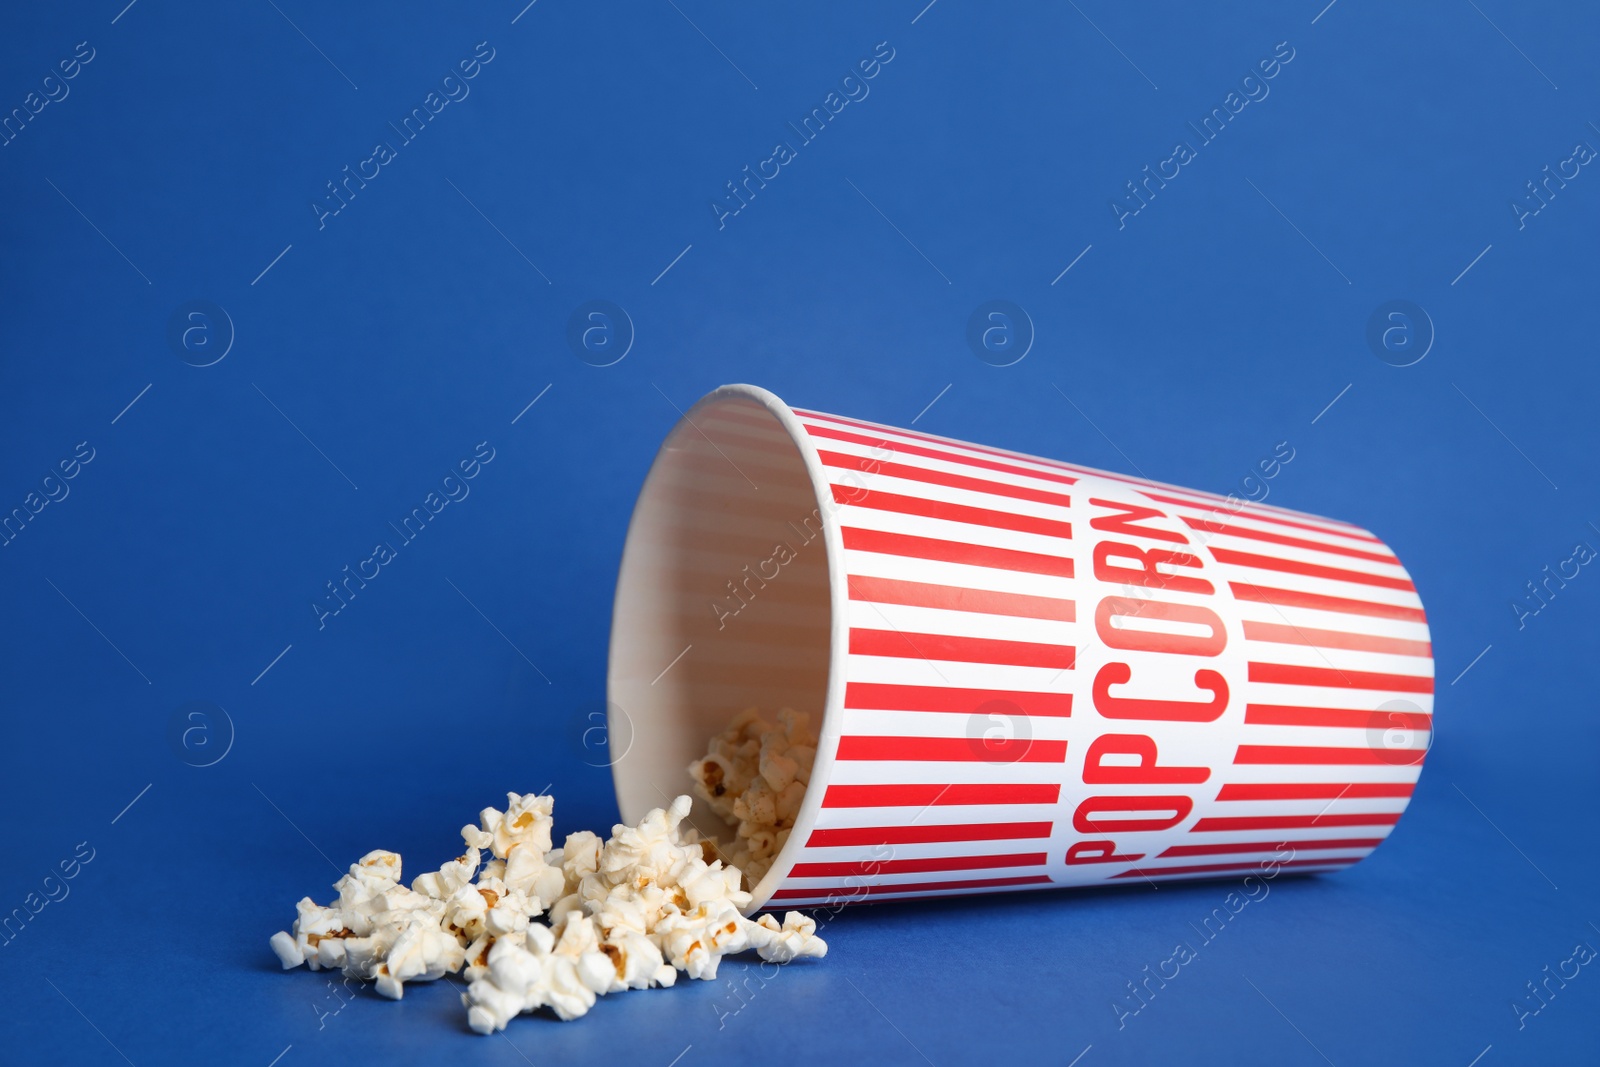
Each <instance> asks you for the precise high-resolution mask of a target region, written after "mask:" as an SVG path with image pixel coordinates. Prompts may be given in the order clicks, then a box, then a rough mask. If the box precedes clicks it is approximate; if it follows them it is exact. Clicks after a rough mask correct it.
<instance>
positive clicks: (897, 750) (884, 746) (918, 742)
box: [835, 736, 1067, 763]
mask: <svg viewBox="0 0 1600 1067" xmlns="http://www.w3.org/2000/svg"><path fill="white" fill-rule="evenodd" d="M835 758H836V759H842V760H919V761H920V760H929V761H935V762H948V763H1065V762H1066V760H1067V743H1066V742H1065V741H1036V740H1034V739H1032V738H1027V737H1013V738H986V737H982V736H974V737H841V738H840V739H839V752H838V755H837V756H836V757H835Z"/></svg>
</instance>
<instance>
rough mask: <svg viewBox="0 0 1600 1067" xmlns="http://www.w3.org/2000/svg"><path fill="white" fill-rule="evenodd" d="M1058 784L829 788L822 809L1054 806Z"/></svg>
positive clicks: (1014, 783) (1005, 783)
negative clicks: (989, 805) (1011, 805)
mask: <svg viewBox="0 0 1600 1067" xmlns="http://www.w3.org/2000/svg"><path fill="white" fill-rule="evenodd" d="M1060 796H1061V787H1060V786H1059V785H1049V784H1033V783H1026V782H995V783H992V784H988V785H939V784H938V783H934V784H931V785H830V786H828V791H827V792H826V793H824V794H822V806H823V807H825V808H905V807H935V806H937V807H945V806H949V805H965V804H1054V803H1055V802H1056V800H1057V798H1059V797H1060Z"/></svg>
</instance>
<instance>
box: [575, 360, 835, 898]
mask: <svg viewBox="0 0 1600 1067" xmlns="http://www.w3.org/2000/svg"><path fill="white" fill-rule="evenodd" d="M780 411H781V412H784V413H785V414H786V409H784V408H783V407H782V403H781V401H778V400H777V399H776V398H775V397H771V396H770V394H766V393H765V391H763V390H756V389H753V388H751V387H730V388H729V389H724V390H719V391H718V392H717V393H715V394H712V396H710V397H707V398H706V399H705V400H702V401H701V402H700V403H699V404H697V405H696V406H695V407H694V408H693V409H691V410H690V411H689V413H688V415H687V417H686V418H685V419H683V420H681V421H680V422H679V423H678V424H677V425H676V426H675V427H674V428H673V430H672V432H671V434H670V435H669V436H668V437H667V440H666V442H665V444H663V446H662V448H661V451H660V452H659V453H658V454H657V456H656V459H655V462H654V464H653V465H652V466H651V468H650V472H649V474H648V475H647V476H646V479H645V483H644V487H643V489H642V490H641V492H640V496H639V501H638V504H637V505H636V507H635V509H634V513H633V518H632V521H631V522H630V524H629V527H628V535H627V541H626V545H625V547H624V549H623V557H622V568H621V571H620V573H619V575H618V579H617V596H616V603H615V607H614V611H613V618H612V630H611V652H610V666H609V670H608V678H607V694H608V698H609V703H610V712H609V717H610V731H609V737H610V744H611V758H612V760H613V764H612V774H613V778H614V780H615V784H616V793H617V804H618V807H619V808H620V810H621V814H622V817H623V819H624V820H625V821H628V822H634V821H636V820H638V819H639V818H641V817H642V816H643V815H644V814H645V813H646V812H647V811H649V810H650V809H651V808H658V807H665V806H666V805H667V804H668V803H669V802H670V801H671V800H672V798H674V797H676V796H678V795H679V794H681V793H689V794H690V795H693V790H692V785H691V782H690V778H689V774H688V770H687V768H688V766H689V764H690V763H691V762H693V761H694V760H696V759H698V758H700V757H701V756H704V755H705V754H706V745H707V743H708V742H709V741H710V739H711V738H712V737H713V736H714V735H716V734H718V733H720V732H721V731H722V730H723V729H724V728H725V727H726V726H727V725H728V723H729V721H730V720H731V719H732V718H733V717H734V715H736V714H737V713H738V712H740V711H743V710H744V709H746V708H750V707H756V708H759V709H760V710H761V711H762V713H763V714H764V715H765V716H766V717H767V718H769V719H770V718H772V717H773V715H774V714H775V713H776V712H777V711H778V710H779V709H781V708H785V707H788V708H793V709H795V710H796V711H803V712H807V713H809V714H810V715H811V723H812V727H813V729H815V730H816V731H817V732H818V733H819V734H821V733H822V732H823V731H822V719H823V709H824V705H825V701H826V696H827V687H828V672H829V658H830V636H831V632H832V609H831V600H830V589H829V577H828V575H829V572H828V550H827V537H826V533H825V527H824V510H823V507H822V505H821V503H820V502H819V500H818V497H817V492H816V489H815V488H814V483H813V480H812V476H811V474H810V472H809V471H808V469H807V465H806V459H805V455H804V453H803V452H802V450H801V447H800V446H799V444H797V442H796V440H795V438H794V436H793V434H792V433H791V431H790V429H789V427H788V425H786V420H785V417H784V416H782V415H780V414H779V412H780ZM788 421H789V422H790V423H792V417H789V418H788ZM807 800H808V803H807V805H806V809H805V810H803V811H802V813H801V817H800V819H799V820H798V824H799V826H800V830H801V831H803V830H804V824H805V823H806V822H807V821H809V820H807V819H806V815H807V813H808V812H809V811H810V810H812V809H814V807H815V799H814V798H810V797H808V798H807ZM689 818H690V821H691V823H692V824H693V825H694V826H695V828H696V829H698V830H699V831H700V832H701V834H702V835H703V836H706V837H712V838H716V839H718V840H719V841H722V842H728V841H731V840H732V838H733V836H734V828H733V827H732V826H730V825H728V824H727V823H726V822H724V821H723V819H722V818H721V817H720V816H718V815H717V814H716V813H714V812H713V811H711V809H710V807H709V806H708V805H707V804H706V803H705V802H704V801H702V800H700V799H699V798H698V797H696V798H695V806H694V809H693V810H692V811H691V813H690V816H689ZM794 844H798V842H791V845H794ZM786 851H792V849H791V850H786ZM786 868H787V864H786V863H785V862H784V861H783V857H782V856H781V855H780V857H779V859H778V861H777V862H775V863H774V864H773V866H772V868H771V872H770V873H769V875H768V876H767V878H765V879H763V888H766V887H767V886H769V885H772V884H776V880H777V878H778V877H780V876H781V875H782V873H783V871H784V870H785V869H786ZM751 888H755V887H753V886H752V887H751ZM763 899H764V895H763V894H760V893H758V894H757V900H756V903H757V904H758V905H759V904H760V903H761V901H762V900H763Z"/></svg>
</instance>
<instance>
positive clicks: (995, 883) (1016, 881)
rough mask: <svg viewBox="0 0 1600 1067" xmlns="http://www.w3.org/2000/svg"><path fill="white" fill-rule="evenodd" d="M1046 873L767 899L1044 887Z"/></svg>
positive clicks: (798, 892)
mask: <svg viewBox="0 0 1600 1067" xmlns="http://www.w3.org/2000/svg"><path fill="white" fill-rule="evenodd" d="M1049 881H1050V876H1049V875H1048V874H1030V875H1023V876H1020V877H1016V878H974V879H972V880H970V881H965V882H903V883H901V884H899V885H864V886H839V887H837V888H834V889H780V890H778V891H777V892H776V893H774V894H772V896H771V897H769V898H768V899H769V900H850V899H851V898H853V897H872V896H881V895H882V894H884V893H933V892H937V891H939V890H941V889H996V888H999V887H1000V886H1006V885H1044V884H1046V883H1048V882H1049Z"/></svg>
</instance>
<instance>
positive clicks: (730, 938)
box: [272, 713, 828, 1034]
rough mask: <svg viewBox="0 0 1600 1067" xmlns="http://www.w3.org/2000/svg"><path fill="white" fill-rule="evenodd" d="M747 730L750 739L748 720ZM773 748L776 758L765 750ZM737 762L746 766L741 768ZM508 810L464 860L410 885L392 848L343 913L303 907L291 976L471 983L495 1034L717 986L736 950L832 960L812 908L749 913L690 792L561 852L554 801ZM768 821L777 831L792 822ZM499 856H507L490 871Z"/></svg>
mask: <svg viewBox="0 0 1600 1067" xmlns="http://www.w3.org/2000/svg"><path fill="white" fill-rule="evenodd" d="M804 718H805V717H804V716H800V717H798V720H797V718H796V717H795V716H793V715H792V714H791V715H790V717H789V718H788V719H787V720H784V714H783V713H780V715H779V719H780V720H782V721H785V729H786V730H787V731H788V732H787V733H785V734H784V736H785V737H787V738H790V739H791V740H790V741H789V742H788V744H786V745H784V746H782V748H783V749H784V750H785V751H787V752H789V755H788V756H787V758H788V759H789V760H790V762H791V763H793V764H794V766H795V768H796V771H797V772H798V770H799V768H800V766H801V764H802V762H803V765H804V767H805V773H806V774H808V775H809V770H810V765H811V764H810V759H809V758H806V759H805V760H803V761H801V760H800V759H799V758H798V755H797V754H795V753H794V752H793V747H792V746H793V745H795V744H796V743H797V742H796V741H794V740H793V739H794V738H796V737H798V736H800V735H801V734H802V733H803V731H804V728H805V724H804ZM739 725H740V729H744V728H745V725H744V720H743V717H741V720H739ZM797 726H798V729H799V731H800V733H796V727H797ZM730 729H732V728H730ZM764 736H765V735H764V734H763V735H762V737H763V738H764ZM810 743H811V744H812V745H814V744H815V740H814V739H813V740H812V741H811V742H810ZM774 746H775V751H776V750H777V744H776V742H774ZM757 748H758V749H760V750H761V751H762V752H765V750H766V749H765V743H764V740H763V741H761V742H759V743H757ZM813 751H814V749H813ZM780 754H781V753H780ZM707 758H708V759H709V758H711V757H707ZM728 766H729V767H730V768H734V767H742V766H743V765H742V764H741V763H739V762H738V761H737V760H731V759H730V760H729V762H728ZM764 771H765V768H763V773H764ZM779 777H780V778H781V777H782V776H781V774H780V775H779ZM790 778H791V780H795V776H794V775H791V776H790ZM767 781H768V783H769V785H770V784H771V779H768V780H767ZM800 781H801V782H803V780H800ZM749 788H754V787H753V786H751V787H749ZM801 790H802V792H803V790H804V786H803V784H801ZM743 792H744V790H743V789H741V795H742V794H743ZM777 792H780V793H781V792H782V791H781V790H778V791H777ZM507 801H508V803H507V805H506V810H505V811H503V812H502V811H500V810H498V809H496V808H485V809H484V810H483V812H482V813H481V814H480V815H479V817H478V825H477V826H466V827H463V828H462V830H461V837H462V839H463V840H464V841H465V842H466V851H465V852H464V853H463V854H462V855H461V856H460V857H459V858H457V859H454V860H451V861H450V862H449V863H446V864H445V865H444V866H442V867H440V868H439V869H438V870H437V871H430V872H428V873H426V874H422V875H419V876H418V877H417V878H416V879H414V880H413V881H412V883H411V886H410V888H409V889H408V888H406V886H405V885H403V884H402V883H401V880H400V879H401V873H400V857H399V856H398V855H397V854H395V853H393V852H384V851H381V850H380V851H376V852H369V853H367V854H366V855H365V856H363V857H362V858H361V860H360V862H358V863H354V864H352V865H351V867H350V873H349V874H347V875H345V876H344V877H343V878H340V879H339V881H337V882H336V883H334V888H335V889H337V890H338V891H339V898H338V900H336V901H334V902H333V903H332V904H329V905H327V906H323V905H320V904H314V903H312V901H311V899H310V898H309V897H308V898H305V899H302V900H301V901H300V903H299V905H298V906H297V908H298V913H299V914H298V917H297V918H296V919H295V922H294V926H293V928H292V931H289V932H279V933H277V934H274V935H273V936H272V949H273V951H274V952H276V953H277V955H278V958H279V959H280V960H281V961H282V962H283V966H284V969H285V970H288V969H290V968H293V967H298V966H300V965H301V964H306V965H307V966H309V967H310V968H311V969H312V970H314V971H316V970H323V969H329V970H342V971H343V972H344V973H345V974H346V975H347V976H349V977H352V978H361V979H367V980H370V981H372V982H374V983H375V984H376V988H377V991H378V992H379V993H381V994H382V995H383V996H386V997H390V998H392V999H396V1000H398V999H399V998H400V997H401V995H402V994H403V992H404V988H405V983H407V982H417V981H431V980H433V979H436V978H442V977H444V976H445V975H451V974H457V973H462V974H464V975H465V977H466V979H467V981H468V983H469V984H468V986H467V990H466V992H465V993H463V994H462V995H461V1001H462V1004H463V1005H465V1007H466V1009H467V1023H468V1025H470V1026H471V1027H472V1029H474V1030H476V1031H477V1032H479V1033H481V1034H488V1033H493V1032H494V1031H496V1030H503V1029H504V1028H505V1027H506V1024H507V1023H509V1022H510V1021H511V1019H513V1018H514V1017H515V1016H517V1015H518V1014H519V1013H521V1012H529V1011H535V1010H537V1009H539V1008H543V1007H549V1008H551V1009H552V1010H553V1011H554V1012H555V1014H556V1015H557V1016H559V1017H560V1018H562V1019H575V1018H577V1017H578V1016H580V1015H583V1014H585V1013H586V1012H588V1010H589V1009H590V1008H592V1007H593V1006H594V1002H595V998H596V997H598V996H603V995H604V994H606V993H616V992H621V991H623V990H627V989H648V988H649V987H651V986H669V985H672V984H673V983H674V982H675V981H676V980H677V976H678V972H679V971H682V972H684V973H685V974H687V975H688V976H689V977H690V978H715V977H716V975H717V965H718V963H719V962H720V960H721V959H722V957H723V956H726V955H730V954H732V953H736V952H744V951H747V950H750V949H754V950H755V951H756V952H757V953H759V954H760V956H761V958H762V959H764V960H768V961H771V962H774V963H787V962H789V961H790V960H793V959H796V958H798V957H801V956H815V957H821V956H824V955H826V954H827V951H828V946H827V944H826V943H825V942H824V941H823V940H822V939H821V938H820V937H817V936H816V923H814V922H813V921H812V920H811V919H808V918H806V917H805V916H803V915H801V914H800V913H798V912H789V913H788V914H787V915H786V916H785V917H784V920H783V922H782V924H779V922H778V921H777V920H776V919H774V918H773V917H772V916H770V915H763V916H761V918H760V919H757V920H750V919H747V918H745V917H744V916H743V915H742V914H741V913H740V912H741V909H742V908H745V907H748V906H749V904H750V900H751V897H750V894H749V893H748V892H745V891H744V889H743V888H742V887H741V880H742V877H743V875H742V874H741V872H740V870H739V868H738V867H735V866H729V865H724V864H723V862H722V861H721V860H719V859H716V858H715V847H714V846H713V845H712V843H711V842H709V841H702V840H701V839H700V835H699V834H698V833H697V832H696V831H695V830H694V829H693V828H692V827H691V828H687V829H685V828H682V826H681V824H682V823H683V820H684V818H685V817H686V816H687V815H688V813H689V807H690V803H691V802H690V799H689V798H688V797H687V796H680V797H678V798H677V799H676V800H674V801H673V802H672V805H671V806H670V807H668V808H666V809H665V810H663V809H661V808H656V809H654V810H653V811H651V812H649V813H648V814H647V815H645V817H644V818H643V819H641V820H640V821H639V825H637V826H625V825H620V824H619V825H617V826H616V827H614V828H613V829H612V834H611V838H610V839H609V840H607V841H601V840H600V838H599V837H597V836H596V835H595V834H592V833H589V832H588V831H586V830H580V831H578V832H577V833H573V834H569V835H568V836H567V839H566V841H565V842H564V843H563V844H562V846H561V847H560V848H557V849H552V847H551V844H552V842H551V829H552V825H553V819H552V813H553V811H554V805H555V801H554V799H553V798H551V797H548V796H535V795H533V794H531V793H530V794H520V795H519V794H517V793H510V794H507ZM760 814H763V815H767V816H769V817H767V818H766V820H765V822H766V824H768V825H771V824H775V823H776V822H777V819H776V814H777V813H776V811H773V812H770V813H769V812H767V810H766V809H762V811H761V813H760ZM741 818H742V816H741ZM789 818H790V819H791V820H792V818H793V812H792V811H791V812H790V815H789ZM741 825H742V824H741ZM752 825H756V823H752ZM748 836H749V835H743V836H742V837H741V842H742V841H743V840H744V839H745V838H747V837H748ZM484 849H487V850H488V851H489V853H490V856H491V857H492V858H491V859H489V860H488V861H487V862H486V863H484V862H482V857H483V850H484ZM764 854H765V855H768V856H769V857H770V855H771V854H773V853H772V852H770V851H769V852H767V853H764ZM766 862H770V858H769V859H768V860H767V861H766ZM480 864H481V867H480Z"/></svg>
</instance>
